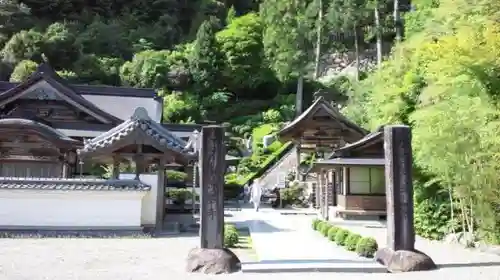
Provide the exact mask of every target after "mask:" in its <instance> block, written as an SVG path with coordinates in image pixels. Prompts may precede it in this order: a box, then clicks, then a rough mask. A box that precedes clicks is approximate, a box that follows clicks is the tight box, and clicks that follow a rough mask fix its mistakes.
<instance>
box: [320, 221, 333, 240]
mask: <svg viewBox="0 0 500 280" xmlns="http://www.w3.org/2000/svg"><path fill="white" fill-rule="evenodd" d="M331 228H332V225H331V224H329V223H325V224H324V225H323V227H322V228H321V234H323V236H324V237H327V236H328V231H329V230H330V229H331Z"/></svg>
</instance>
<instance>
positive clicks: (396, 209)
mask: <svg viewBox="0 0 500 280" xmlns="http://www.w3.org/2000/svg"><path fill="white" fill-rule="evenodd" d="M384 149H385V160H386V162H385V177H386V196H387V246H388V247H389V248H390V249H392V250H394V251H397V250H409V251H411V250H413V249H414V247H415V231H414V228H413V182H412V151H411V130H410V127H408V126H404V125H394V126H387V127H385V131H384Z"/></svg>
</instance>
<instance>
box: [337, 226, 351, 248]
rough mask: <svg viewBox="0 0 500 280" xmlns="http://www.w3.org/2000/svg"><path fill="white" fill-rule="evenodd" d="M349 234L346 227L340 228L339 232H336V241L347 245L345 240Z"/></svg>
mask: <svg viewBox="0 0 500 280" xmlns="http://www.w3.org/2000/svg"><path fill="white" fill-rule="evenodd" d="M348 235H349V231H348V230H346V229H339V230H338V231H337V234H335V243H337V245H339V246H344V245H345V240H346V238H347V236H348Z"/></svg>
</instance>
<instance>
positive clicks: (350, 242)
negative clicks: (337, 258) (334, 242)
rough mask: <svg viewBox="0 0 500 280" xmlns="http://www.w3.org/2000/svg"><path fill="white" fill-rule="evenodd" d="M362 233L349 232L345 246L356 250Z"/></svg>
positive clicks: (350, 249)
mask: <svg viewBox="0 0 500 280" xmlns="http://www.w3.org/2000/svg"><path fill="white" fill-rule="evenodd" d="M361 238H362V237H361V235H359V234H357V233H353V232H351V233H349V235H348V236H347V238H346V239H345V244H344V245H345V248H346V249H347V250H349V251H354V250H356V247H357V245H358V242H359V241H360V240H361Z"/></svg>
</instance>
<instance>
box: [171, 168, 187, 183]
mask: <svg viewBox="0 0 500 280" xmlns="http://www.w3.org/2000/svg"><path fill="white" fill-rule="evenodd" d="M186 179H187V174H186V173H184V172H181V171H176V170H167V180H168V181H175V182H184V181H186Z"/></svg>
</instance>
